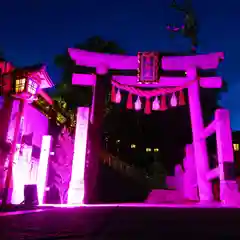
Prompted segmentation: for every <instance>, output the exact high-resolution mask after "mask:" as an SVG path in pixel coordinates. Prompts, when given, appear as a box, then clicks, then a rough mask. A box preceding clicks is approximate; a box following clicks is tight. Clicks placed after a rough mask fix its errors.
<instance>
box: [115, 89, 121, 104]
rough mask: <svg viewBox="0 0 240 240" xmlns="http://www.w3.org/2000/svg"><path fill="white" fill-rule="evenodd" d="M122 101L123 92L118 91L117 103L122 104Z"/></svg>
mask: <svg viewBox="0 0 240 240" xmlns="http://www.w3.org/2000/svg"><path fill="white" fill-rule="evenodd" d="M121 100H122V96H121V92H120V90H119V89H118V91H117V94H116V103H120V102H121Z"/></svg>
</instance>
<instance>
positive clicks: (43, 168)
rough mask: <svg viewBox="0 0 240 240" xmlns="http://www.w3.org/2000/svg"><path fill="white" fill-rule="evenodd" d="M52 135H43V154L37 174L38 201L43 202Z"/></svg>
mask: <svg viewBox="0 0 240 240" xmlns="http://www.w3.org/2000/svg"><path fill="white" fill-rule="evenodd" d="M51 141H52V137H51V136H43V138H42V146H41V154H40V159H39V165H38V174H37V189H38V203H39V204H43V199H44V192H45V186H46V178H47V169H48V158H49V153H50V148H51Z"/></svg>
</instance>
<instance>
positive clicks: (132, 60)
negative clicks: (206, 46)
mask: <svg viewBox="0 0 240 240" xmlns="http://www.w3.org/2000/svg"><path fill="white" fill-rule="evenodd" d="M68 52H69V54H70V56H71V58H72V59H73V60H74V61H75V62H76V64H77V65H82V66H86V67H97V66H99V65H106V66H107V67H108V68H109V69H119V70H132V69H137V68H138V58H137V56H124V55H116V54H104V53H95V52H88V51H85V50H80V49H74V48H70V49H68ZM223 58H224V54H223V53H222V52H217V53H210V54H201V55H196V56H163V57H162V68H163V69H164V70H187V69H188V67H191V66H194V67H196V68H199V69H216V68H217V67H218V65H219V62H220V60H222V59H223Z"/></svg>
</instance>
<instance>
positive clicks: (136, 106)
mask: <svg viewBox="0 0 240 240" xmlns="http://www.w3.org/2000/svg"><path fill="white" fill-rule="evenodd" d="M134 105H135V110H136V111H139V110H141V108H142V103H141V100H140V97H139V96H138V98H137V101H136V102H135V104H134Z"/></svg>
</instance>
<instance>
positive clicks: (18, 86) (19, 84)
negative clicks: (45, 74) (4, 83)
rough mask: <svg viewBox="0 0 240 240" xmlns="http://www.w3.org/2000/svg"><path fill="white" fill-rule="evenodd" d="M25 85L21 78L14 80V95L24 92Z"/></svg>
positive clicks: (23, 79)
mask: <svg viewBox="0 0 240 240" xmlns="http://www.w3.org/2000/svg"><path fill="white" fill-rule="evenodd" d="M25 83H26V78H21V79H17V80H16V93H21V92H23V91H24V88H25Z"/></svg>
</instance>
